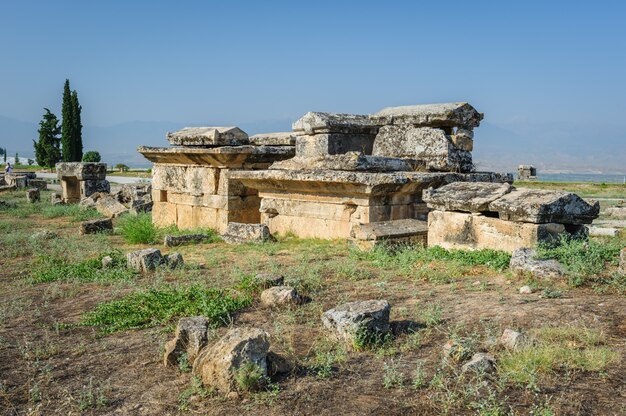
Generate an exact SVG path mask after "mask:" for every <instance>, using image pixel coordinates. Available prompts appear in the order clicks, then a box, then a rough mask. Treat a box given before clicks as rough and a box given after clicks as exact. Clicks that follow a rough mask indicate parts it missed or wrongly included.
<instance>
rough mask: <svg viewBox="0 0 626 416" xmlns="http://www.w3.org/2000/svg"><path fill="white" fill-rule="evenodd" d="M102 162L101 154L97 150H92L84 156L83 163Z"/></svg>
mask: <svg viewBox="0 0 626 416" xmlns="http://www.w3.org/2000/svg"><path fill="white" fill-rule="evenodd" d="M100 160H102V158H101V157H100V153H98V152H96V151H95V150H90V151H88V152H86V153H85V154H84V155H83V162H100Z"/></svg>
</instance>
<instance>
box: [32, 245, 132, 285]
mask: <svg viewBox="0 0 626 416" xmlns="http://www.w3.org/2000/svg"><path fill="white" fill-rule="evenodd" d="M105 256H111V257H112V258H113V264H112V265H111V267H108V268H106V269H103V268H102V258H103V257H105ZM134 275H135V272H134V271H133V270H131V269H127V268H126V259H125V258H124V256H123V255H122V254H121V253H120V252H118V251H114V252H109V253H104V254H102V255H100V256H99V257H97V258H94V259H89V260H85V261H82V262H79V263H72V262H70V261H68V260H67V259H65V258H58V257H41V258H39V260H38V261H37V264H36V266H35V269H34V271H33V273H32V275H31V279H32V282H33V283H44V282H53V281H56V280H67V279H78V280H81V281H85V282H94V281H100V282H102V281H112V280H123V279H130V278H132V277H133V276H134Z"/></svg>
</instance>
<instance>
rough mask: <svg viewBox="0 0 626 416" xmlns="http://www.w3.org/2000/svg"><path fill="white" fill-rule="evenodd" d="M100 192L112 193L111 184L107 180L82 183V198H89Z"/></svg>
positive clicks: (89, 180) (88, 180)
mask: <svg viewBox="0 0 626 416" xmlns="http://www.w3.org/2000/svg"><path fill="white" fill-rule="evenodd" d="M98 192H103V193H107V194H108V193H109V192H111V184H110V183H109V181H107V180H106V179H97V180H91V179H87V180H84V181H81V182H80V195H81V197H83V198H84V197H88V196H90V195H93V194H95V193H98Z"/></svg>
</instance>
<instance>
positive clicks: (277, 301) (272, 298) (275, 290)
mask: <svg viewBox="0 0 626 416" xmlns="http://www.w3.org/2000/svg"><path fill="white" fill-rule="evenodd" d="M261 303H262V304H263V305H265V306H283V305H294V304H297V303H300V296H299V295H298V292H296V290H295V289H294V288H292V287H289V286H274V287H271V288H269V289H265V290H264V291H263V292H262V293H261Z"/></svg>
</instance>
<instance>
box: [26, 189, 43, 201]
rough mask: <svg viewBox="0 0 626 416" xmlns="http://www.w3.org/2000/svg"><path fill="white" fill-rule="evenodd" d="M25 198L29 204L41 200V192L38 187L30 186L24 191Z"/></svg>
mask: <svg viewBox="0 0 626 416" xmlns="http://www.w3.org/2000/svg"><path fill="white" fill-rule="evenodd" d="M26 200H27V201H28V202H30V203H31V204H33V203H35V202H39V201H40V200H41V193H40V192H39V189H38V188H31V189H29V190H27V191H26Z"/></svg>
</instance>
